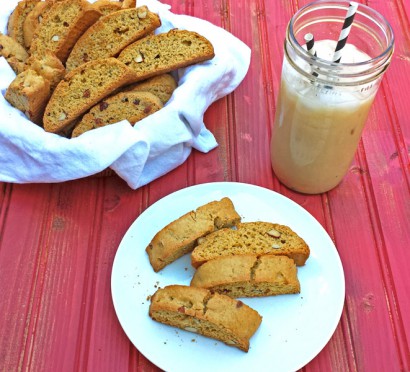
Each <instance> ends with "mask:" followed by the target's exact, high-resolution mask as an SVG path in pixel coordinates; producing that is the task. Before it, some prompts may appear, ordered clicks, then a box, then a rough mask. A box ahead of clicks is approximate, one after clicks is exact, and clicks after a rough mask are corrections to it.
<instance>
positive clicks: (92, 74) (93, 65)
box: [43, 58, 134, 133]
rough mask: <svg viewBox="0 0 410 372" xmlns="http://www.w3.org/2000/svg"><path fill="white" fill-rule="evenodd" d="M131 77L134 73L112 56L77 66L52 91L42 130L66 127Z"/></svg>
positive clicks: (56, 130)
mask: <svg viewBox="0 0 410 372" xmlns="http://www.w3.org/2000/svg"><path fill="white" fill-rule="evenodd" d="M133 80H134V73H133V72H132V71H131V70H130V69H128V68H127V66H125V65H124V64H123V63H122V62H120V61H118V60H117V59H115V58H106V59H99V60H96V61H91V62H88V63H85V64H84V65H81V66H79V67H78V68H76V69H75V70H73V71H71V72H70V73H68V74H67V75H66V76H65V77H64V79H63V80H61V81H60V83H59V84H58V85H57V87H56V89H55V90H54V92H53V95H52V96H51V98H50V101H49V102H48V105H47V107H46V110H45V113H44V118H43V123H44V129H45V130H46V131H47V132H53V133H58V132H60V131H62V130H63V129H66V128H67V127H68V126H70V124H71V123H73V121H74V120H76V119H77V118H78V117H79V116H80V115H82V114H83V113H85V112H86V111H88V110H89V109H90V108H91V107H93V106H94V105H95V104H96V103H98V102H100V101H101V100H102V99H103V98H105V97H107V96H108V95H109V94H111V93H112V92H113V91H114V90H116V89H117V88H120V87H121V86H123V85H127V84H130V83H132V82H133Z"/></svg>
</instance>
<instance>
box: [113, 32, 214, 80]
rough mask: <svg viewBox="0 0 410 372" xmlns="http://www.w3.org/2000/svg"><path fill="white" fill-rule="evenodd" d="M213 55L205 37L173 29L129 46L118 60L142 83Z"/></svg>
mask: <svg viewBox="0 0 410 372" xmlns="http://www.w3.org/2000/svg"><path fill="white" fill-rule="evenodd" d="M214 55H215V53H214V48H213V46H212V44H211V43H210V42H209V41H208V40H207V39H206V38H205V37H203V36H201V35H199V34H197V33H196V32H193V31H187V30H177V29H174V30H171V31H168V32H166V33H162V34H157V35H150V36H146V37H145V38H143V39H141V40H138V41H136V42H134V43H132V44H131V45H129V46H128V47H126V48H125V49H124V50H123V51H122V52H121V53H120V55H119V56H118V59H119V60H120V61H122V62H124V63H125V64H126V65H127V66H129V67H130V68H132V69H133V70H134V71H135V72H136V74H137V76H138V80H144V79H147V78H149V77H151V76H155V75H160V74H163V73H166V72H169V71H172V70H175V69H178V68H181V67H186V66H189V65H192V64H195V63H198V62H202V61H206V60H209V59H212V58H213V57H214Z"/></svg>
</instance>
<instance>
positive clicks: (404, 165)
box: [0, 0, 410, 372]
mask: <svg viewBox="0 0 410 372" xmlns="http://www.w3.org/2000/svg"><path fill="white" fill-rule="evenodd" d="M165 2H166V3H169V4H171V5H172V10H173V12H174V13H183V14H189V15H193V16H196V17H199V18H203V19H207V20H209V21H210V22H212V23H214V24H216V25H218V26H221V27H223V28H225V29H227V30H229V31H230V32H231V33H233V34H234V35H235V36H237V37H238V38H239V39H241V40H242V41H244V42H245V43H246V44H247V45H248V46H250V47H251V48H252V61H251V66H250V70H249V72H248V74H247V76H246V78H245V80H244V81H243V83H242V84H241V85H240V86H239V87H238V88H237V89H236V90H235V92H234V93H232V94H231V95H229V96H228V97H225V98H223V99H221V100H219V101H218V102H216V103H214V104H213V105H212V106H211V107H210V108H209V109H208V111H207V112H206V115H205V122H206V125H207V127H208V128H209V129H210V130H211V131H212V132H213V133H214V135H215V136H216V138H217V140H218V142H219V147H218V148H217V149H215V150H213V151H211V152H210V153H208V154H202V153H199V152H193V153H192V154H191V156H190V157H189V159H188V160H187V161H186V162H185V163H184V164H183V165H182V166H180V167H179V168H177V169H176V170H174V171H172V172H170V173H169V174H167V175H165V176H163V177H162V178H160V179H158V180H156V181H154V182H152V183H151V184H149V185H147V186H145V187H142V188H140V189H138V190H136V191H134V190H131V189H130V188H129V187H128V186H127V185H126V184H125V182H124V181H122V180H121V179H120V178H118V177H117V176H112V177H102V178H98V177H89V178H87V179H81V180H75V181H71V182H65V183H60V184H30V185H17V184H7V183H2V184H0V187H1V189H0V190H1V192H0V329H1V332H0V370H1V371H17V370H29V371H84V370H88V371H156V370H157V367H155V366H154V365H153V364H151V362H149V361H148V360H147V359H145V358H144V357H143V356H142V355H141V354H140V353H139V352H138V350H136V349H135V347H134V346H133V345H132V344H131V343H130V341H129V340H128V338H127V337H126V335H125V333H124V332H123V330H122V328H121V326H120V325H119V322H118V320H117V317H116V315H115V312H114V308H113V304H112V299H111V291H110V277H111V269H112V264H113V259H114V256H115V253H116V250H117V248H118V245H119V243H120V241H121V238H122V237H123V235H124V234H125V232H126V231H127V229H128V228H129V226H130V225H131V223H132V222H133V221H134V220H135V219H136V218H137V217H138V216H139V215H140V214H141V213H142V212H143V211H144V210H145V209H146V208H147V207H148V206H150V205H151V204H153V203H154V202H156V201H157V200H158V199H160V198H161V197H163V196H166V195H168V194H169V193H171V192H173V191H175V190H179V189H181V188H184V187H187V186H190V185H195V184H200V183H204V182H213V181H239V182H245V183H251V184H255V185H260V186H263V187H266V188H269V189H272V190H274V191H277V192H279V193H281V194H283V195H285V196H287V197H288V198H290V199H292V200H294V201H295V202H296V203H298V204H300V205H301V206H303V207H304V208H305V209H307V210H308V211H309V212H310V213H311V214H312V215H313V216H314V217H315V218H316V219H317V220H318V221H319V222H320V223H321V224H322V225H323V227H324V228H325V229H326V231H327V232H328V233H329V235H330V236H331V238H332V239H333V241H334V242H335V245H336V247H337V249H338V252H339V255H340V257H341V260H342V263H343V267H344V272H345V277H346V300H345V306H344V310H343V313H342V317H341V320H340V323H339V325H338V327H337V329H336V332H335V333H334V335H333V337H332V338H331V340H330V341H329V343H328V344H327V345H326V346H325V348H324V349H323V350H322V351H321V352H320V354H319V355H318V356H317V357H315V358H314V359H313V360H312V361H311V362H310V363H309V364H308V365H307V366H306V367H305V368H304V369H305V370H306V371H326V372H327V371H356V370H357V371H372V372H373V371H410V270H409V268H408V262H409V260H410V250H409V246H410V229H409V221H410V162H409V152H410V151H409V150H410V119H409V104H408V102H409V99H408V92H410V78H409V75H410V65H409V61H410V19H409V17H410V2H408V1H407V0H389V1H377V0H367V1H361V2H363V3H366V4H367V5H369V6H371V7H373V8H375V9H376V10H378V11H380V12H381V13H382V14H383V15H384V16H385V17H386V18H387V19H388V20H389V21H390V22H391V24H392V26H393V29H394V31H395V36H396V50H395V54H394V58H393V61H392V64H391V67H390V69H389V71H388V72H387V75H386V76H385V78H384V81H383V84H382V86H381V88H380V91H379V93H378V96H377V98H376V101H375V104H374V105H373V107H372V110H371V113H370V116H369V120H368V123H367V126H366V128H365V130H364V133H363V136H362V140H361V142H360V146H359V149H358V151H357V154H356V157H355V159H354V162H353V164H352V166H351V168H350V171H349V173H348V175H347V176H346V177H345V179H344V180H343V182H342V183H341V184H340V186H339V187H337V188H336V189H334V190H332V191H330V192H328V193H325V194H323V195H315V196H307V195H301V194H297V193H294V192H292V191H289V190H288V189H287V188H285V187H283V186H282V185H281V184H280V183H279V182H278V181H277V179H276V178H275V176H274V174H273V173H272V170H271V166H270V159H269V139H270V133H271V128H272V123H273V117H274V113H275V104H276V96H277V93H278V86H279V79H280V71H281V63H282V56H283V52H282V44H283V38H284V33H285V28H286V23H287V21H288V20H289V18H290V17H291V15H292V14H293V13H294V12H295V11H296V10H297V9H298V8H299V7H301V6H302V5H304V4H305V3H306V1H304V0H291V1H285V0H276V1H264V0H252V1H245V0H241V1H233V0H231V1H229V0H220V1H211V0H203V1H200V2H198V1H196V2H195V1H194V0H187V1H184V0H167V1H165Z"/></svg>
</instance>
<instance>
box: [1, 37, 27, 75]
mask: <svg viewBox="0 0 410 372" xmlns="http://www.w3.org/2000/svg"><path fill="white" fill-rule="evenodd" d="M0 56H2V57H4V58H5V59H6V61H7V62H8V64H9V65H10V67H11V68H12V69H13V71H14V72H15V73H16V74H19V73H20V72H23V71H24V69H25V65H26V60H27V58H28V53H27V52H26V50H25V49H24V48H23V47H22V46H21V45H20V44H19V43H18V42H17V41H16V40H14V39H13V38H11V37H10V36H7V35H3V34H2V33H0Z"/></svg>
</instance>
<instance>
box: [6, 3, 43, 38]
mask: <svg viewBox="0 0 410 372" xmlns="http://www.w3.org/2000/svg"><path fill="white" fill-rule="evenodd" d="M39 1H40V0H22V1H19V2H18V3H17V6H16V7H15V8H14V10H13V12H12V13H11V14H10V17H9V21H8V24H7V33H8V35H9V36H10V37H12V38H13V39H14V40H16V41H17V42H18V43H19V44H20V45H21V46H24V45H25V44H24V31H23V27H24V21H25V20H26V17H27V15H28V14H29V13H30V12H31V11H32V10H33V9H34V7H35V6H36V4H37V3H38V2H39Z"/></svg>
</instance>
